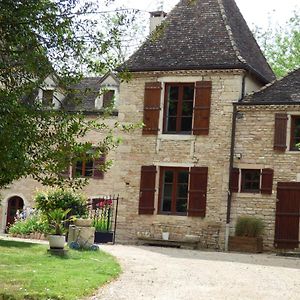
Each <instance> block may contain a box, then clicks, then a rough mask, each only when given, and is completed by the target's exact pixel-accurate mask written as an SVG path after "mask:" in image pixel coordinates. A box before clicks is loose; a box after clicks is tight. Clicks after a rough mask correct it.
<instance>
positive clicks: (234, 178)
mask: <svg viewBox="0 0 300 300" xmlns="http://www.w3.org/2000/svg"><path fill="white" fill-rule="evenodd" d="M239 177H240V170H239V169H238V168H232V169H231V172H230V192H232V193H237V192H238V191H239Z"/></svg>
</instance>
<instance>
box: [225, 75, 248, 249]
mask: <svg viewBox="0 0 300 300" xmlns="http://www.w3.org/2000/svg"><path fill="white" fill-rule="evenodd" d="M245 82H246V74H245V75H244V76H243V80H242V89H241V99H240V100H239V101H238V103H239V102H241V101H242V100H243V98H244V95H245ZM237 112H238V110H237V105H234V103H233V112H232V124H231V145H230V157H229V180H228V190H227V211H226V225H225V251H228V240H229V231H230V219H231V203H232V194H231V191H230V187H231V179H232V178H231V170H232V168H233V158H234V149H235V133H236V117H237Z"/></svg>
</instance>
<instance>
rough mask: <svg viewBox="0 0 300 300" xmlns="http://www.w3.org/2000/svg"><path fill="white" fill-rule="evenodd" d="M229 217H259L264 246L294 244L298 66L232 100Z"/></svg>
mask: <svg viewBox="0 0 300 300" xmlns="http://www.w3.org/2000/svg"><path fill="white" fill-rule="evenodd" d="M234 105H235V111H234V115H235V116H236V130H235V147H234V154H235V155H234V161H233V172H232V173H233V176H232V179H233V180H232V192H233V196H232V216H233V219H235V218H236V216H237V215H241V214H245V213H247V214H248V215H256V216H258V217H260V218H262V219H263V220H264V221H265V225H266V233H265V243H266V245H267V246H269V247H270V248H271V247H272V246H273V244H274V245H275V247H277V248H288V249H289V248H299V241H300V238H299V217H300V164H299V154H300V153H299V151H298V150H299V149H298V147H297V146H296V145H297V144H298V143H299V142H300V110H299V108H300V106H299V105H300V69H298V70H296V71H294V72H291V73H290V74H289V75H288V76H286V77H284V78H282V79H281V80H278V81H275V82H273V83H272V84H271V85H267V86H266V87H264V88H263V89H261V90H260V91H259V92H256V93H254V94H252V95H248V96H246V97H245V98H244V99H243V100H242V101H241V102H238V103H235V104H234Z"/></svg>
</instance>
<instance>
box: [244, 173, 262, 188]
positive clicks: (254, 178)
mask: <svg viewBox="0 0 300 300" xmlns="http://www.w3.org/2000/svg"><path fill="white" fill-rule="evenodd" d="M241 191H242V192H248V193H256V192H259V191H260V170H242V187H241Z"/></svg>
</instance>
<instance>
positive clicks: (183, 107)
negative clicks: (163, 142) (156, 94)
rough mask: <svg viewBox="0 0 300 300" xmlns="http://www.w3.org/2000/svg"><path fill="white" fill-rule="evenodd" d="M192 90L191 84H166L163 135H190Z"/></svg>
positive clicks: (192, 103)
mask: <svg viewBox="0 0 300 300" xmlns="http://www.w3.org/2000/svg"><path fill="white" fill-rule="evenodd" d="M194 88H195V86H194V84H193V83H174V84H173V83H172V84H171V83H170V84H166V93H165V109H164V133H170V134H176V133H177V134H178V133H181V134H190V133H191V131H192V122H193V105H194Z"/></svg>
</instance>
